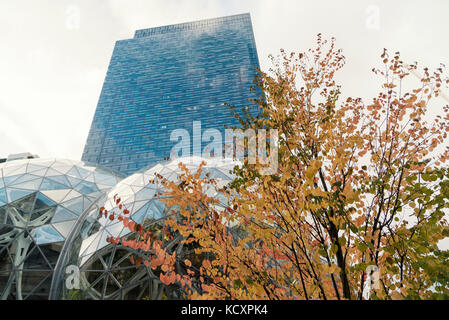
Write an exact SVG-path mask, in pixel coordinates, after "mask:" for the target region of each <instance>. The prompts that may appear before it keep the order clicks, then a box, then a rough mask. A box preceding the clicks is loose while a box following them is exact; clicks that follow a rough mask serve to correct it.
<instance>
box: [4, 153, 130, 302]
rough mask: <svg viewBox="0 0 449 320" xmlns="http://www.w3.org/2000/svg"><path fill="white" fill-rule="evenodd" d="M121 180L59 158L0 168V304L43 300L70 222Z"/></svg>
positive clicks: (6, 163) (104, 170) (117, 175)
mask: <svg viewBox="0 0 449 320" xmlns="http://www.w3.org/2000/svg"><path fill="white" fill-rule="evenodd" d="M122 178H123V177H122V176H121V174H119V173H115V172H112V171H110V170H107V169H100V168H98V167H94V166H91V165H89V164H86V163H84V162H80V161H71V160H63V159H27V160H17V161H11V162H5V163H2V164H0V299H3V300H5V299H20V300H21V299H47V298H48V293H49V290H50V284H51V279H52V275H53V271H54V267H55V265H56V262H57V259H58V257H59V253H60V251H61V249H62V245H63V243H64V241H65V240H66V237H67V236H68V235H69V233H70V231H71V229H72V227H73V226H74V225H75V222H76V221H77V220H78V218H79V216H80V215H81V214H82V213H83V212H84V210H85V209H86V208H87V207H89V206H90V205H91V204H92V203H93V202H95V200H96V199H97V198H98V197H99V196H101V195H102V194H104V193H105V192H106V191H108V190H109V189H111V188H112V187H113V186H115V185H116V184H117V182H119V181H120V180H121V179H122Z"/></svg>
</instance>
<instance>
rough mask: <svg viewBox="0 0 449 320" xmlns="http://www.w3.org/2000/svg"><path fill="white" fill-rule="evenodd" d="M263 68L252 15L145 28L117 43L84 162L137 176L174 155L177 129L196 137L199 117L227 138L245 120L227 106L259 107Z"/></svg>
mask: <svg viewBox="0 0 449 320" xmlns="http://www.w3.org/2000/svg"><path fill="white" fill-rule="evenodd" d="M258 68H259V61H258V57H257V50H256V44H255V40H254V34H253V30H252V25H251V18H250V15H249V14H241V15H234V16H228V17H222V18H216V19H209V20H202V21H196V22H189V23H181V24H176V25H170V26H163V27H157V28H150V29H143V30H137V31H136V32H135V35H134V38H133V39H128V40H120V41H117V42H116V44H115V48H114V52H113V54H112V58H111V61H110V65H109V69H108V71H107V75H106V79H105V82H104V85H103V89H102V91H101V95H100V99H99V102H98V106H97V109H96V112H95V115H94V119H93V122H92V126H91V129H90V132H89V136H88V138H87V142H86V146H85V148H84V152H83V156H82V160H83V161H88V162H93V163H98V164H100V165H102V166H105V167H109V168H111V169H115V170H118V171H121V172H122V173H125V174H131V173H133V172H135V171H138V170H139V169H141V168H143V167H146V166H149V165H154V164H156V163H158V162H160V161H162V160H164V159H167V158H169V157H170V152H171V150H172V148H173V147H174V145H175V144H176V143H177V142H174V141H171V140H170V134H171V132H172V131H173V130H176V129H184V130H187V131H188V132H189V133H190V137H191V139H193V134H192V131H193V122H194V121H195V122H196V123H198V122H201V129H202V130H203V131H204V130H207V129H212V128H213V129H218V130H220V131H221V132H223V141H224V126H235V125H238V121H237V119H236V118H233V117H232V112H231V111H230V110H229V108H228V107H227V106H226V105H225V104H230V105H233V106H235V108H236V110H240V109H241V108H242V107H244V106H251V102H250V99H252V98H255V96H256V94H257V91H251V90H250V87H251V86H253V80H254V77H255V75H256V74H257V70H256V69H258ZM251 108H253V109H252V110H253V111H252V112H257V107H256V106H252V107H251ZM191 152H192V151H191Z"/></svg>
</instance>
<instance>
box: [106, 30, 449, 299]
mask: <svg viewBox="0 0 449 320" xmlns="http://www.w3.org/2000/svg"><path fill="white" fill-rule="evenodd" d="M271 58H272V62H273V68H272V69H270V70H269V71H268V72H267V73H264V72H261V73H260V77H259V79H258V86H259V87H260V88H261V89H262V91H263V93H264V97H263V98H260V99H258V100H256V101H255V103H257V104H258V105H259V106H260V108H261V113H260V115H258V116H255V117H252V116H250V115H248V116H247V117H245V118H241V119H240V120H241V124H242V126H243V127H244V128H252V129H255V130H257V129H261V128H264V129H277V130H278V132H279V134H280V135H279V141H278V145H277V147H278V153H279V161H278V170H277V172H276V173H275V174H271V175H263V174H261V172H262V171H261V170H262V169H263V167H264V166H265V165H264V164H261V163H257V164H250V163H248V161H246V162H244V164H243V165H242V166H240V167H236V169H235V174H236V176H237V178H236V180H235V181H234V182H233V183H232V184H231V185H230V186H229V187H227V188H223V189H220V190H219V191H220V192H221V193H222V194H223V195H225V196H226V198H227V202H226V206H227V208H226V210H224V211H219V210H218V209H217V203H218V200H217V199H216V198H214V197H209V196H207V195H206V194H205V193H204V188H205V186H215V185H216V181H214V180H213V179H210V178H209V177H208V176H207V175H205V176H204V175H201V168H200V170H199V171H198V172H189V171H188V170H187V168H185V167H184V170H185V173H184V174H183V175H182V176H181V177H180V180H181V181H182V182H181V183H180V184H174V183H173V182H169V181H166V180H164V179H163V178H162V177H159V178H161V179H160V180H161V183H163V184H164V185H165V186H166V189H167V190H168V191H167V192H166V193H165V194H164V195H163V196H164V199H163V201H165V202H167V205H168V206H177V208H178V211H177V214H174V215H173V216H172V217H171V218H168V220H167V226H168V228H167V230H166V232H167V234H169V235H170V237H175V236H178V237H179V243H182V245H184V246H187V247H188V248H189V250H188V251H187V252H188V256H186V254H183V253H182V251H177V252H175V251H173V250H171V251H170V250H167V249H166V248H164V245H163V243H162V242H161V241H159V242H158V241H151V235H150V234H149V233H147V232H146V231H145V230H144V228H142V227H137V229H138V232H140V234H141V239H140V240H137V241H133V242H132V243H128V244H129V245H130V246H133V247H135V248H141V249H143V252H146V253H147V255H146V256H144V258H141V261H140V263H141V262H142V261H143V262H144V263H146V264H148V265H149V266H151V268H153V269H158V268H160V271H161V280H162V281H163V282H164V283H166V284H167V285H168V284H172V285H173V284H177V285H179V286H181V287H182V288H183V290H184V293H185V297H186V298H204V299H363V297H364V288H366V286H367V282H368V281H371V277H370V275H369V274H367V270H368V267H369V266H376V267H377V268H379V272H380V277H379V279H380V282H379V286H376V287H375V288H374V289H373V290H371V293H370V296H369V297H370V298H371V299H430V298H446V299H447V298H449V282H448V281H449V279H448V276H447V275H448V274H449V264H448V262H449V253H448V251H443V250H441V249H440V248H439V247H438V245H437V244H438V242H439V241H440V240H442V239H444V238H446V237H447V236H448V235H449V227H448V223H447V220H446V219H445V212H447V208H448V203H449V202H448V197H449V172H448V169H447V167H445V163H446V162H447V160H448V159H449V149H448V147H447V146H446V145H445V144H444V142H445V139H446V138H447V133H448V132H449V113H448V112H449V109H448V106H445V107H443V108H442V109H441V110H438V112H437V114H436V115H434V116H433V115H429V106H430V103H431V101H434V100H435V98H436V97H438V96H439V94H440V90H441V88H442V87H443V86H444V85H447V84H448V83H449V80H448V79H447V78H445V77H444V73H443V67H441V68H437V69H436V70H435V71H433V72H430V71H429V70H428V69H427V68H424V69H423V70H424V77H423V78H422V79H421V80H420V81H419V82H418V81H417V83H415V85H416V87H412V85H413V78H412V79H411V77H410V73H411V72H414V71H415V70H416V69H417V68H418V67H417V63H414V64H410V65H408V64H406V63H404V62H403V61H402V60H401V59H400V55H399V53H398V52H397V53H395V54H394V55H390V54H389V53H388V51H387V50H384V52H383V53H382V55H381V58H382V67H381V68H380V69H373V72H374V73H375V74H376V75H377V76H379V77H381V78H382V79H383V82H384V83H383V85H382V88H381V90H380V92H379V94H378V95H377V96H376V97H374V98H373V99H372V101H369V102H364V101H363V100H362V99H361V98H346V99H342V98H341V86H339V85H337V83H336V81H335V73H336V72H337V71H338V70H339V69H341V68H342V67H343V66H344V63H345V58H344V56H343V55H342V51H341V50H340V49H336V48H335V41H334V39H332V40H331V41H326V40H323V39H322V37H321V35H318V38H317V46H316V48H314V49H311V50H309V51H308V52H305V53H299V54H295V53H291V54H288V53H286V52H285V51H284V50H281V53H280V56H278V57H277V58H274V57H271ZM407 87H411V90H407V89H406V88H407ZM139 228H140V229H139ZM133 229H136V226H135V225H133V226H131V230H133ZM111 241H115V242H119V241H120V239H112V240H111ZM187 257H188V258H189V259H187ZM195 259H196V260H195ZM158 270H159V269H158Z"/></svg>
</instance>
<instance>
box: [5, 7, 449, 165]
mask: <svg viewBox="0 0 449 320" xmlns="http://www.w3.org/2000/svg"><path fill="white" fill-rule="evenodd" d="M244 12H250V13H251V18H252V21H253V27H254V33H255V37H256V43H257V49H258V53H259V59H260V62H261V66H262V68H263V69H265V68H266V67H267V66H268V59H267V57H268V54H270V53H273V54H276V53H277V52H279V49H280V48H285V49H288V50H295V51H302V50H306V49H308V48H309V47H310V46H311V45H312V44H313V43H314V41H315V36H316V34H317V33H320V32H321V33H323V35H324V36H327V37H331V36H334V37H336V38H337V45H338V46H340V47H341V48H343V50H344V53H345V55H346V58H347V65H346V67H345V69H344V71H343V72H342V73H341V75H340V80H341V83H342V85H343V93H344V95H346V96H349V95H352V96H362V97H363V96H367V95H369V94H370V93H373V92H375V91H376V89H377V88H376V87H375V83H376V82H375V78H374V75H373V74H372V73H371V72H370V70H371V68H372V67H373V66H375V65H376V64H378V63H379V58H378V57H379V55H380V54H381V53H382V49H383V48H388V49H390V50H391V51H392V52H394V51H397V50H399V51H401V53H402V55H403V57H404V58H405V59H406V60H408V61H410V62H413V61H415V60H416V61H419V62H421V63H422V64H424V65H428V66H431V67H432V66H437V65H438V63H439V62H442V63H445V64H447V65H449V41H448V40H449V39H448V35H447V32H448V30H449V16H448V15H449V1H447V0H440V1H436V0H434V1H410V0H407V1H405V0H404V1H399V0H396V1H378V0H370V1H361V0H354V1H343V0H340V1H335V0H330V1H317V0H314V1H312V0H309V1H303V0H216V1H212V0H210V1H207V0H78V1H77V0H27V1H25V0H0V39H1V42H0V43H1V50H0V119H1V122H0V157H2V156H3V157H4V156H7V155H8V154H11V153H20V152H26V151H29V152H32V153H36V154H38V155H40V156H41V157H60V158H71V159H80V158H81V153H82V150H83V146H84V143H85V140H86V137H87V134H88V130H89V127H90V124H91V121H92V118H93V115H94V111H95V107H96V105H97V101H98V97H99V95H100V90H101V87H102V84H103V80H104V77H105V75H106V70H107V67H108V64H109V60H110V57H111V54H112V50H113V47H114V43H115V41H116V40H120V39H127V38H132V37H133V34H134V31H135V30H136V29H142V28H149V27H156V26H161V25H167V24H174V23H181V22H187V21H193V20H200V19H206V18H213V17H219V16H225V15H231V14H238V13H244ZM444 103H445V102H444V101H441V104H444Z"/></svg>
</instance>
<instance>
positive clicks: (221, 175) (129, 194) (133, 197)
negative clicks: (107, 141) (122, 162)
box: [50, 157, 237, 300]
mask: <svg viewBox="0 0 449 320" xmlns="http://www.w3.org/2000/svg"><path fill="white" fill-rule="evenodd" d="M202 161H205V162H206V165H205V166H204V167H203V173H204V174H205V173H207V172H209V173H210V178H213V179H215V180H216V181H217V184H218V187H222V186H225V185H227V184H228V183H230V182H231V181H232V180H233V175H232V174H231V171H232V169H233V168H234V167H235V166H236V165H237V163H236V162H235V161H232V160H229V159H224V160H223V159H207V160H206V159H203V158H200V157H188V158H179V159H176V160H172V161H170V162H167V163H164V164H158V165H156V166H154V167H152V168H151V169H148V170H143V171H141V172H139V173H136V174H133V175H131V176H129V177H128V178H126V179H124V180H122V181H121V182H120V183H118V184H117V186H116V187H114V188H113V189H111V190H110V191H109V192H108V193H107V195H105V196H103V197H101V198H100V199H98V200H97V201H96V202H95V203H94V204H92V206H91V207H90V208H89V209H88V210H86V211H85V212H84V213H83V217H82V219H79V220H78V222H77V225H76V226H75V227H74V228H73V230H72V232H71V234H70V235H69V237H68V239H67V241H66V243H65V245H64V248H63V254H62V255H61V259H60V260H59V262H58V265H57V267H56V270H55V276H54V279H53V284H52V292H51V294H50V299H101V300H104V299H143V298H148V299H160V298H161V297H162V295H164V294H165V295H166V296H168V295H169V294H168V293H167V287H166V286H164V285H163V284H162V283H161V282H160V280H159V277H158V275H155V274H154V273H153V271H152V270H151V268H150V267H146V266H145V265H144V264H141V265H140V266H139V267H136V266H135V265H133V264H131V262H130V261H129V260H130V259H129V258H130V256H131V255H139V254H140V253H139V252H137V251H135V250H133V249H131V248H128V247H123V246H120V245H112V244H110V243H108V242H107V238H109V237H114V238H116V237H117V236H119V237H120V238H126V239H130V238H132V237H133V236H135V234H132V233H130V231H129V230H128V229H127V228H125V227H124V226H123V224H122V222H120V221H117V220H114V221H111V220H109V219H106V218H105V217H104V216H102V217H99V209H100V208H101V207H104V208H105V209H106V210H108V212H114V209H117V204H116V202H115V201H114V195H118V197H120V198H121V204H122V205H123V206H124V208H126V209H128V210H129V211H130V213H129V216H130V218H131V219H132V220H133V221H135V222H136V223H139V224H142V225H143V226H145V227H146V228H151V230H159V231H160V230H162V228H163V226H164V223H165V218H166V216H167V214H168V213H169V212H172V210H176V208H167V207H166V205H165V203H163V202H162V201H160V200H159V199H157V198H156V195H157V193H158V192H159V191H163V188H162V186H161V185H157V184H156V183H151V182H150V180H152V179H154V178H155V175H156V174H160V175H162V176H163V177H165V178H166V179H167V180H169V181H175V182H176V181H178V175H179V174H180V173H182V170H181V169H180V168H179V167H178V165H179V163H180V162H182V163H183V164H185V165H186V166H187V168H189V170H190V171H191V172H195V171H196V170H197V169H198V168H199V166H200V164H201V162H202ZM215 190H216V189H215V188H210V189H207V188H206V191H205V192H213V194H208V195H209V196H214V197H217V198H220V194H217V193H216V191H215ZM221 196H222V195H221ZM223 201H225V200H224V199H223ZM223 206H224V204H223ZM116 212H117V210H116ZM173 241H175V240H173ZM167 245H172V244H169V243H167ZM173 245H175V244H174V243H173ZM73 266H75V267H76V268H77V269H78V270H79V280H80V281H79V286H73V282H71V279H70V277H71V276H72V274H70V273H66V272H67V270H68V269H69V268H72V267H73ZM72 270H73V269H72ZM170 294H171V296H170V297H171V298H177V297H178V298H179V296H177V295H176V292H170ZM170 297H169V298H170Z"/></svg>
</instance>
